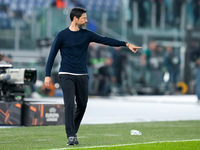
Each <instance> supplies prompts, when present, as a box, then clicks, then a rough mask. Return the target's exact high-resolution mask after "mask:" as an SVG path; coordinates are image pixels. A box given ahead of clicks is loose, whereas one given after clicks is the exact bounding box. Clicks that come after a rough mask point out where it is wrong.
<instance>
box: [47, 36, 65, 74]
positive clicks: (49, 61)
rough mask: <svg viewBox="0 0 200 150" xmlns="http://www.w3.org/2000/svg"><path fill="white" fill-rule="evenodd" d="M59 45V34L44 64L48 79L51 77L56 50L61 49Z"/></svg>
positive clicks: (60, 38)
mask: <svg viewBox="0 0 200 150" xmlns="http://www.w3.org/2000/svg"><path fill="white" fill-rule="evenodd" d="M61 45H62V36H61V32H59V33H58V34H57V35H56V37H55V39H54V41H53V43H52V45H51V50H50V53H49V57H48V59H47V63H46V76H49V77H50V76H51V69H52V66H53V63H54V60H55V57H56V55H57V53H58V50H59V49H60V48H61Z"/></svg>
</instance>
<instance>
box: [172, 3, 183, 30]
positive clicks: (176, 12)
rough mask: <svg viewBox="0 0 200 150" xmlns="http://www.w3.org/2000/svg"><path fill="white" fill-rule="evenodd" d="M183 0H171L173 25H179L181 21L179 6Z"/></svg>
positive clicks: (180, 6)
mask: <svg viewBox="0 0 200 150" xmlns="http://www.w3.org/2000/svg"><path fill="white" fill-rule="evenodd" d="M184 3H185V0H175V1H173V12H174V25H175V26H177V27H178V26H179V25H180V21H181V8H182V6H183V4H184Z"/></svg>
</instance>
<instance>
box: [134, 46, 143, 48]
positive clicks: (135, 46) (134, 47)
mask: <svg viewBox="0 0 200 150" xmlns="http://www.w3.org/2000/svg"><path fill="white" fill-rule="evenodd" d="M134 48H142V47H137V46H135V47H134Z"/></svg>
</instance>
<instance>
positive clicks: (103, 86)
mask: <svg viewBox="0 0 200 150" xmlns="http://www.w3.org/2000/svg"><path fill="white" fill-rule="evenodd" d="M112 63H113V60H112V58H106V60H105V65H104V66H102V67H100V68H99V77H98V79H99V81H100V82H99V87H98V94H100V95H101V96H108V95H109V94H110V92H111V65H112Z"/></svg>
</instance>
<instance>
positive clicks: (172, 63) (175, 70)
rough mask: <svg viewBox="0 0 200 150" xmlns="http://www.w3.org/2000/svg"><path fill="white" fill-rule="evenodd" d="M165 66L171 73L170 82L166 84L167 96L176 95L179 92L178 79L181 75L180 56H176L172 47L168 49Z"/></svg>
mask: <svg viewBox="0 0 200 150" xmlns="http://www.w3.org/2000/svg"><path fill="white" fill-rule="evenodd" d="M164 64H165V67H166V69H167V71H168V73H169V80H168V81H167V83H166V87H165V90H166V91H165V92H166V94H168V93H169V94H174V93H175V92H176V90H177V88H176V86H177V85H176V84H177V78H178V75H179V67H180V56H179V55H178V54H176V53H175V52H174V50H173V48H172V47H171V46H167V47H166V52H165V56H164Z"/></svg>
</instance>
